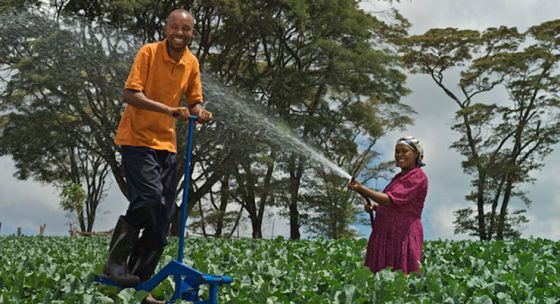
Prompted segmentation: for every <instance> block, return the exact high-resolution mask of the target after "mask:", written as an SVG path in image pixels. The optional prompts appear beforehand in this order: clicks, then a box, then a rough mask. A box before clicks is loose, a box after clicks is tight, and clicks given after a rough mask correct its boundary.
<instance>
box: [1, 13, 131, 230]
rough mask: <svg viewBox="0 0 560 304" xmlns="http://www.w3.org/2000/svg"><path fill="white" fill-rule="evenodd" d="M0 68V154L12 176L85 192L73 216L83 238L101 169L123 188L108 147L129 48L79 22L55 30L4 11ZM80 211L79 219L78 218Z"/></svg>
mask: <svg viewBox="0 0 560 304" xmlns="http://www.w3.org/2000/svg"><path fill="white" fill-rule="evenodd" d="M2 20H3V21H2V23H1V25H0V26H1V33H0V40H1V41H2V42H3V43H2V44H1V46H0V54H1V55H0V64H1V65H2V66H3V67H4V71H5V73H4V74H3V75H7V76H6V77H4V78H3V79H2V80H3V81H4V82H5V83H6V87H5V89H4V90H3V91H2V92H1V93H0V99H1V100H2V108H1V110H2V111H3V113H4V115H3V119H4V121H5V123H4V124H3V126H2V130H1V131H2V133H1V136H0V142H1V143H2V148H1V149H0V153H1V154H2V155H6V154H9V155H11V156H12V158H13V159H14V161H15V162H16V168H17V172H16V176H17V177H18V178H20V179H27V178H30V177H33V178H35V179H36V180H38V181H41V182H45V183H51V184H53V185H54V186H55V187H57V188H59V189H63V188H64V187H65V186H67V185H68V184H77V185H82V186H84V187H85V189H86V199H85V206H84V208H83V209H77V210H76V211H78V215H79V216H78V219H79V221H80V226H81V229H82V230H83V231H88V232H90V231H91V229H92V228H93V224H94V221H95V217H96V210H97V207H98V205H99V203H100V202H101V200H102V197H103V192H104V191H105V190H106V189H105V180H106V177H107V174H108V172H109V170H110V169H111V170H113V173H115V172H117V174H115V175H116V176H118V177H120V179H119V178H117V183H118V184H119V186H121V187H122V189H123V190H125V189H126V184H125V183H124V180H123V178H122V176H121V174H120V168H119V166H118V163H117V160H116V155H115V150H116V148H115V147H114V144H113V142H112V137H113V132H114V127H115V126H116V123H117V122H118V117H119V114H118V113H120V109H121V104H120V102H118V96H119V95H120V89H119V88H118V87H117V86H115V83H122V81H123V79H124V77H125V76H126V70H125V69H123V66H124V65H123V62H126V61H130V59H131V54H130V53H127V52H122V50H121V49H120V48H123V47H125V46H127V45H129V46H130V45H131V42H130V41H125V40H118V39H116V38H115V37H114V36H113V37H111V35H114V33H110V32H105V29H102V28H96V27H95V26H91V25H85V24H80V23H72V22H70V23H56V22H54V21H52V20H50V19H48V18H46V17H44V16H39V15H35V14H30V13H26V12H23V11H10V12H6V13H4V14H3V16H2ZM82 211H83V212H82Z"/></svg>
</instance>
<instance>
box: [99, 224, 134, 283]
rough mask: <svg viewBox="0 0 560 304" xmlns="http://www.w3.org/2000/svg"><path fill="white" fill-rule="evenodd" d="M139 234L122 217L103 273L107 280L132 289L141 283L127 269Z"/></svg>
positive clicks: (116, 228) (112, 239) (110, 246)
mask: <svg viewBox="0 0 560 304" xmlns="http://www.w3.org/2000/svg"><path fill="white" fill-rule="evenodd" d="M139 232H140V231H139V230H138V229H136V228H135V227H133V226H131V225H129V224H128V223H127V222H126V221H125V220H124V217H122V216H121V217H119V221H118V222H117V225H116V227H115V231H114V232H113V237H112V238H111V243H110V245H109V257H108V258H107V261H106V262H105V267H104V268H103V273H104V274H105V275H106V276H107V278H109V279H111V280H113V281H115V282H117V283H118V284H119V285H122V286H123V287H131V286H134V285H136V284H138V283H140V278H139V277H138V276H136V275H133V274H132V273H131V272H130V270H129V269H128V267H127V260H128V256H129V255H130V253H131V252H132V248H134V246H135V244H136V242H137V241H138V233H139Z"/></svg>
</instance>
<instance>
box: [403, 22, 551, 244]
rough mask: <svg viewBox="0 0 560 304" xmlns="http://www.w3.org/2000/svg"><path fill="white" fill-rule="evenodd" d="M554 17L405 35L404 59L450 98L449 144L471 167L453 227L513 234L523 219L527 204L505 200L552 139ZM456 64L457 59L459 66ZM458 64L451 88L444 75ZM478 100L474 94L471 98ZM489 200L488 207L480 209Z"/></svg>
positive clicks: (486, 235)
mask: <svg viewBox="0 0 560 304" xmlns="http://www.w3.org/2000/svg"><path fill="white" fill-rule="evenodd" d="M559 33H560V31H559V27H558V21H553V22H548V23H544V24H542V25H539V26H535V27H532V28H531V29H530V30H529V31H528V32H527V33H518V31H517V30H516V29H515V28H506V27H500V28H489V29H487V30H486V31H484V32H482V33H479V32H477V31H471V30H457V29H451V28H448V29H432V30H429V31H428V32H426V33H425V34H422V35H417V36H412V37H410V38H409V39H408V40H406V41H405V42H404V45H403V48H402V50H403V52H404V61H405V63H406V65H407V66H408V67H409V68H410V70H411V71H412V72H413V73H422V74H427V75H429V76H430V77H431V78H432V79H433V80H434V82H435V83H436V84H437V85H438V86H439V87H440V88H441V89H442V90H443V92H444V93H445V94H446V95H447V96H448V97H449V98H450V99H451V101H453V102H455V103H456V105H457V106H458V108H459V110H458V111H457V112H456V116H455V119H456V122H457V123H456V124H455V125H454V126H453V130H455V131H457V132H458V133H459V134H460V138H459V140H457V141H456V142H454V143H453V145H452V147H453V148H455V149H456V150H458V151H459V152H460V153H461V154H462V155H463V156H464V157H465V161H463V163H462V166H463V168H464V170H465V172H466V173H468V174H472V175H474V179H473V181H472V185H473V191H472V192H471V193H470V194H469V195H467V196H466V198H467V200H471V201H474V202H475V203H476V211H475V210H473V209H472V208H464V209H460V210H457V211H456V213H455V215H456V220H455V225H456V226H455V232H456V233H462V232H467V233H469V234H470V235H473V236H478V237H479V238H480V239H481V240H491V239H504V238H513V237H518V236H519V235H520V233H519V231H518V229H519V224H521V223H525V222H527V219H526V217H525V216H524V215H523V213H524V212H525V211H526V210H525V209H518V210H514V211H511V210H510V209H511V208H510V201H511V199H512V198H513V197H519V198H520V199H521V200H522V201H524V202H525V203H526V204H527V205H528V203H529V202H530V201H529V200H528V198H527V197H526V194H525V193H524V192H523V191H522V190H520V189H518V188H517V189H516V186H519V185H521V184H523V183H526V182H532V181H533V179H532V178H531V175H530V173H532V172H533V171H534V170H536V169H539V168H540V167H542V159H543V158H544V157H545V156H546V155H548V154H549V153H550V151H551V145H553V144H554V143H556V142H558V131H559V129H558V128H559V124H558V120H557V119H556V120H555V119H554V118H553V117H556V118H557V117H558V116H557V115H558V98H557V93H556V92H557V82H558V54H557V49H556V48H557V47H558V45H557V43H558V42H557V41H558V38H557V37H558V35H559ZM461 67H463V68H462V69H461ZM456 71H460V77H459V82H458V83H457V88H458V89H457V90H454V89H453V88H452V87H451V86H450V85H449V84H447V83H446V79H447V78H446V76H448V74H449V73H452V72H456ZM499 89H505V91H506V92H507V97H506V99H504V100H501V101H498V102H496V103H488V102H483V101H481V100H482V97H481V96H482V95H483V94H484V93H488V92H493V91H496V90H499ZM477 101H478V102H477ZM486 206H490V210H489V211H488V210H487V209H486Z"/></svg>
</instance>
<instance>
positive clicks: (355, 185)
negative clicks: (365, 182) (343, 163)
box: [348, 178, 362, 191]
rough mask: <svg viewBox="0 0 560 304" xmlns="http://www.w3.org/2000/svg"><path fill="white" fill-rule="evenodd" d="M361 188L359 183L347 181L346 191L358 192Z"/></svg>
mask: <svg viewBox="0 0 560 304" xmlns="http://www.w3.org/2000/svg"><path fill="white" fill-rule="evenodd" d="M361 187H362V184H360V182H359V181H357V180H355V179H353V178H352V179H350V180H349V181H348V189H350V190H354V191H358V190H359V189H360V188H361Z"/></svg>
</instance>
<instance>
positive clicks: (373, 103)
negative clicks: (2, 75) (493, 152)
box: [6, 0, 411, 239]
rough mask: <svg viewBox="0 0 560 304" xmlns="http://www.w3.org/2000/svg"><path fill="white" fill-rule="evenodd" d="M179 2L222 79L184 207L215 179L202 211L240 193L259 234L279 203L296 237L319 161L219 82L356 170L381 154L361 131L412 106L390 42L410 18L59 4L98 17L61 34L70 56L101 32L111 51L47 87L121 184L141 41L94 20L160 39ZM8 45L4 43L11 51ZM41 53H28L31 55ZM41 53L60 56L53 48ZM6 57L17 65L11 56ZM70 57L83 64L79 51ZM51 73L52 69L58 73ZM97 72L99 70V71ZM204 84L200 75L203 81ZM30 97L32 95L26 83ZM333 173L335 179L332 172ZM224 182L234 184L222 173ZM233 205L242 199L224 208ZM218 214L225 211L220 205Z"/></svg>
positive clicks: (382, 127)
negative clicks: (281, 137)
mask: <svg viewBox="0 0 560 304" xmlns="http://www.w3.org/2000/svg"><path fill="white" fill-rule="evenodd" d="M62 2H64V1H62ZM62 2H60V3H62ZM117 2H118V3H117ZM156 2H157V3H156ZM117 4H118V5H117ZM180 5H185V7H186V8H188V9H190V10H191V11H192V13H193V15H195V18H196V25H195V27H196V32H197V33H198V36H197V37H196V43H194V44H193V46H192V47H191V50H192V51H193V52H194V53H195V54H196V55H197V56H198V58H199V59H200V61H201V62H202V63H203V66H204V74H205V75H208V74H212V75H214V76H215V78H219V79H220V80H219V82H218V83H220V85H219V86H218V87H216V90H208V89H206V90H205V98H206V99H208V100H210V101H211V102H210V103H209V104H208V106H209V107H210V108H211V110H213V111H215V112H216V117H217V118H220V120H218V119H216V122H215V123H214V124H211V125H208V126H204V127H202V128H201V129H200V130H199V132H198V134H197V137H196V140H195V142H196V144H195V147H194V153H193V160H192V164H193V170H191V172H193V173H192V176H191V177H186V178H185V179H183V181H182V183H184V182H185V181H187V182H190V183H191V187H190V191H191V193H189V208H193V207H194V206H195V205H197V203H199V202H200V200H201V199H202V197H208V195H209V194H211V193H213V191H215V190H213V189H216V188H219V189H223V191H224V194H225V193H227V195H223V197H222V196H220V204H219V205H218V204H215V205H213V204H210V203H209V201H208V200H206V202H205V204H206V206H207V207H209V208H207V209H206V210H207V211H204V210H205V209H204V208H199V210H202V211H204V214H207V212H208V211H209V212H210V213H214V212H216V214H220V213H221V214H226V213H223V209H224V205H227V204H229V203H238V204H241V205H242V206H243V207H244V211H247V214H249V218H250V220H251V222H252V227H253V235H254V236H255V237H262V233H260V231H259V230H260V226H261V225H262V216H263V214H264V213H265V212H264V210H265V209H266V208H268V207H270V206H273V205H274V206H282V207H283V208H286V209H287V210H289V214H290V219H291V231H292V233H291V237H292V238H294V239H297V238H299V237H300V234H299V230H300V227H301V226H302V223H300V220H299V215H300V213H301V212H303V213H306V212H308V211H307V209H310V208H308V207H307V205H308V204H307V202H305V201H304V199H305V197H303V196H301V193H306V192H308V191H315V192H317V193H318V194H319V193H322V192H325V191H326V190H325V189H326V188H321V187H318V188H316V189H311V188H309V185H306V184H304V183H302V182H301V181H302V180H304V177H305V176H306V175H308V176H310V178H313V177H314V176H313V174H315V172H316V171H315V169H311V168H312V166H313V165H315V164H314V163H313V162H310V161H309V160H308V159H306V155H302V154H301V152H298V151H294V150H290V149H288V150H285V148H286V147H282V146H281V145H279V144H278V143H276V142H275V140H274V139H270V138H267V137H266V136H267V134H264V133H265V132H263V130H262V129H261V130H256V129H253V130H252V129H251V128H247V127H246V124H247V121H248V120H247V117H236V116H239V112H235V111H236V110H237V109H235V108H233V111H232V108H228V107H227V106H224V103H226V102H229V101H231V100H233V99H229V100H222V99H223V96H222V95H220V93H221V90H222V89H223V86H224V85H227V86H232V87H234V88H235V89H236V90H239V91H242V92H246V94H245V96H247V97H248V98H247V99H249V100H250V101H248V102H249V103H255V104H258V105H260V106H261V107H263V108H265V109H266V110H265V113H268V114H269V115H270V116H273V117H278V118H281V120H282V121H286V122H287V123H288V129H290V130H295V131H294V132H295V133H296V134H297V135H298V136H299V137H301V138H304V140H305V141H306V142H307V143H308V144H310V145H312V146H314V147H315V148H317V149H318V150H321V151H322V152H323V153H324V154H326V156H327V158H329V159H333V160H334V161H335V163H336V164H337V165H339V166H341V167H344V168H347V169H350V168H352V167H353V165H354V164H355V163H356V160H358V159H362V158H361V157H360V156H358V154H359V153H362V154H363V155H367V156H371V155H374V154H372V153H371V152H372V147H373V145H365V146H364V147H361V146H359V145H358V144H357V143H356V142H354V140H356V139H357V138H360V139H363V140H364V141H368V140H369V141H371V142H375V139H376V138H379V137H380V136H382V135H383V133H384V132H386V131H387V130H390V129H392V128H397V127H399V126H402V125H404V124H407V123H409V122H410V118H409V117H407V116H406V115H402V114H401V113H410V112H411V111H410V108H409V107H406V106H404V105H402V104H401V103H400V97H401V96H402V95H404V94H406V93H407V90H406V88H404V79H405V77H404V75H403V74H402V72H401V71H400V70H399V63H398V57H397V56H395V54H394V53H392V51H391V49H390V47H391V41H390V39H392V38H394V37H397V36H400V35H403V33H405V25H406V22H404V21H403V20H402V19H399V18H397V19H398V20H399V22H397V24H396V25H394V26H389V25H387V24H385V23H383V22H381V21H380V20H378V19H376V18H375V17H373V16H369V15H367V14H365V13H363V12H362V11H360V10H359V9H358V8H357V4H356V2H354V1H349V0H348V1H337V2H316V1H303V2H302V1H278V2H270V1H262V0H252V1H148V0H146V1H142V2H137V1H106V2H95V3H90V2H88V1H78V0H75V1H67V4H65V5H64V8H63V9H59V8H60V6H57V8H58V9H57V11H59V12H60V11H62V12H64V13H65V14H67V16H82V17H83V18H87V19H88V20H91V21H92V22H91V24H89V25H88V26H87V27H86V28H87V30H86V31H83V32H81V34H80V36H79V37H87V38H88V39H85V40H84V39H76V40H77V42H80V43H82V44H83V45H75V44H61V46H60V47H59V49H58V51H59V52H60V53H62V54H64V56H66V57H67V58H76V57H79V56H76V55H74V53H73V52H78V53H80V52H82V49H86V50H89V51H91V52H94V50H93V48H94V46H91V47H89V44H87V43H86V42H88V41H95V38H99V37H101V38H99V39H101V41H100V42H96V44H95V47H97V48H98V50H97V51H96V52H98V53H95V54H97V55H96V56H98V57H97V58H96V59H100V60H103V61H104V62H101V61H100V62H99V63H98V62H95V64H93V65H92V64H89V65H87V66H83V67H81V68H80V69H79V71H85V73H79V74H76V71H77V70H75V69H73V70H72V71H70V72H71V73H72V74H71V75H74V76H73V77H70V80H69V81H68V80H67V79H60V78H59V79H57V80H56V81H58V82H60V83H62V84H63V85H62V87H61V88H59V87H57V86H56V85H54V84H55V83H56V82H55V81H54V80H53V82H51V84H52V85H51V86H50V87H49V90H47V91H41V94H45V95H48V97H49V98H51V99H52V97H53V96H55V97H56V98H57V99H55V102H59V100H64V103H62V104H71V105H72V106H71V107H70V110H71V114H73V115H75V116H76V117H78V118H79V120H80V122H81V123H82V124H83V126H84V127H83V129H82V130H89V131H90V132H91V135H92V136H93V137H92V138H93V139H94V140H95V144H92V145H84V146H85V147H87V149H90V151H91V153H94V154H96V155H101V156H102V157H103V159H104V160H105V161H106V162H107V164H108V165H109V168H110V170H111V172H112V174H113V176H114V177H115V179H116V181H117V184H118V185H119V188H120V190H121V191H122V192H123V193H124V194H125V195H126V181H125V180H124V179H123V178H122V176H121V174H120V163H119V157H118V155H119V154H118V148H117V147H115V146H114V144H113V143H112V138H113V135H114V134H113V132H114V129H115V127H116V123H117V122H118V120H119V114H120V109H121V106H122V103H120V102H119V101H118V100H119V98H118V94H120V89H121V85H118V84H122V83H123V82H124V77H125V76H126V72H128V67H129V63H130V61H131V57H132V54H133V53H134V52H133V51H131V49H133V48H134V47H133V46H134V45H138V43H137V42H136V41H135V40H134V39H131V38H130V37H128V39H124V38H122V37H115V36H114V35H111V34H110V33H105V34H106V35H109V36H105V35H97V36H95V35H92V34H91V33H93V31H91V30H92V28H97V27H98V28H104V27H103V26H101V25H105V24H110V25H112V26H115V27H116V28H118V29H121V30H124V29H126V30H129V31H131V32H132V33H135V34H137V36H138V37H140V40H143V41H153V40H157V39H160V38H162V37H161V33H162V28H163V24H164V18H165V16H166V15H167V14H168V13H169V10H170V8H171V7H173V8H174V7H178V6H180ZM63 19H64V18H63ZM46 28H48V27H46ZM6 35H7V34H6ZM53 35H54V34H53ZM114 39H122V42H120V41H121V40H114ZM16 40H17V39H16ZM116 41H118V42H116ZM117 46H118V47H117ZM121 48H124V49H121ZM13 50H14V49H13V48H10V49H8V48H6V54H9V53H10V52H12V51H13ZM61 50H63V52H62V51H61ZM35 55H36V54H29V56H28V57H30V58H36V57H34V56H35ZM12 56H15V57H17V55H12ZM42 56H43V57H44V58H59V57H60V56H59V54H50V53H48V52H46V51H45V52H44V53H42ZM57 56H58V57H57ZM15 57H14V58H15ZM43 57H41V58H43ZM17 58H20V57H17ZM79 58H81V59H80V60H81V62H88V61H87V60H91V59H90V58H89V57H88V56H83V57H79ZM90 63H91V61H90ZM107 63H111V65H108V64H107ZM8 64H10V65H11V67H12V68H17V66H15V65H14V63H8ZM56 64H57V66H58V67H59V68H64V67H66V66H67V62H65V61H61V60H60V61H56ZM75 64H78V66H79V64H80V62H76V63H75ZM46 66H47V67H50V66H52V64H51V65H46ZM91 69H100V70H94V71H91ZM54 72H56V70H53V71H49V73H53V74H55V75H56V73H54ZM83 75H86V76H87V77H85V76H83ZM93 77H97V78H95V81H94V80H93V79H92V78H93ZM81 78H86V79H87V80H90V79H91V83H90V82H89V81H86V83H87V84H88V88H87V89H84V88H83V87H81V86H78V85H74V86H70V84H72V83H74V82H73V80H77V79H81ZM30 79H31V80H33V79H32V78H30ZM80 81H82V80H80ZM208 83H209V82H208V81H205V87H207V88H208V86H207V84H208ZM20 85H21V84H20ZM38 87H39V86H38ZM41 87H44V86H41ZM70 88H71V90H70ZM26 96H28V97H26V98H29V99H32V98H35V96H33V97H30V96H32V95H31V94H27V95H26ZM247 99H245V100H243V101H247ZM86 101H87V105H88V106H87V107H86V109H88V110H87V111H84V110H82V109H83V107H82V106H81V105H83V103H84V102H86ZM72 102H74V103H72ZM243 107H245V105H243ZM99 113H102V114H103V115H98V114H99ZM239 121H240V122H241V124H240V123H238V122H239ZM249 122H251V120H250V119H249ZM239 126H245V128H239ZM179 127H180V128H179V129H178V134H184V133H183V132H184V129H182V126H179ZM258 132H261V133H258ZM77 138H80V139H81V138H82V137H77ZM80 142H81V143H87V142H88V141H87V140H85V139H84V140H82V141H80ZM184 142H185V141H184V140H182V137H179V147H178V148H179V155H183V153H184ZM179 172H183V170H179ZM286 176H289V178H285V177H286ZM320 178H323V177H320ZM325 178H327V177H325ZM332 180H335V179H332V178H327V179H326V181H328V182H330V181H332ZM225 181H228V182H229V184H225V185H224V184H222V183H223V182H225ZM338 181H339V185H338V187H342V186H343V184H344V183H343V182H342V180H341V179H340V178H339V179H338ZM305 187H308V188H305ZM179 189H182V184H181V185H180V188H179ZM329 193H335V192H329ZM327 194H328V193H327ZM220 195H222V194H220ZM332 199H336V198H335V197H333V198H332ZM225 209H226V210H228V207H227V206H225ZM232 209H235V208H229V210H232ZM311 209H312V208H311ZM311 209H310V211H311ZM200 214H201V215H202V214H203V213H202V212H201V213H200ZM232 215H233V214H232ZM215 219H216V220H218V221H221V220H225V219H224V218H222V217H220V216H217V217H215ZM220 225H222V226H223V223H222V224H220V223H216V228H217V227H219V226H220ZM177 230H178V229H177Z"/></svg>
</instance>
